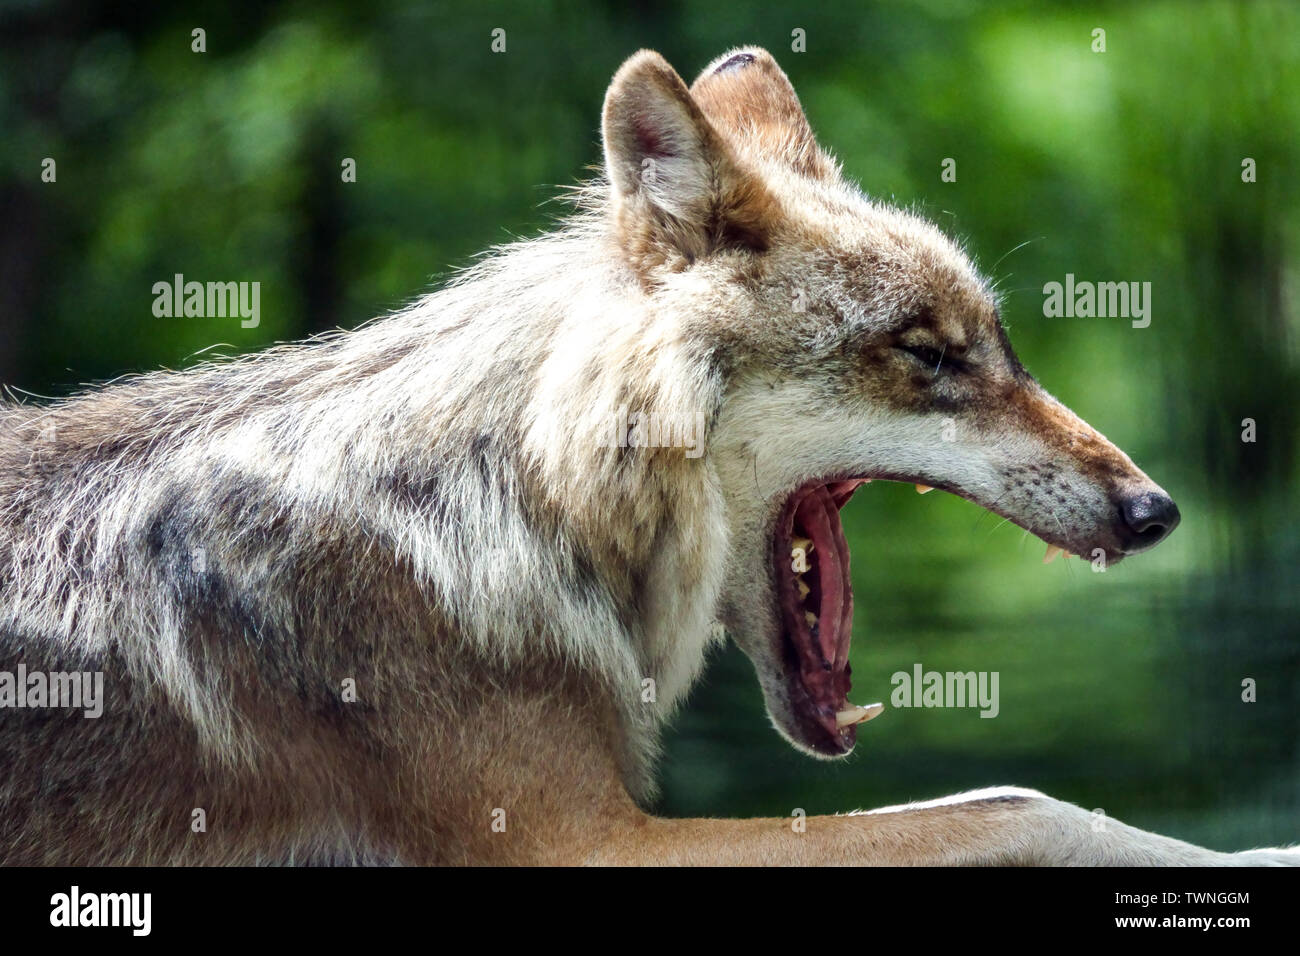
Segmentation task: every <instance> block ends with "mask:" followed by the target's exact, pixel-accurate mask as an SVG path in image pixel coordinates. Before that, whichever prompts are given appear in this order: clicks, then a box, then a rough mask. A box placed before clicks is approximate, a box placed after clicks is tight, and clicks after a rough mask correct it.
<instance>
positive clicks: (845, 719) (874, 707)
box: [835, 704, 885, 729]
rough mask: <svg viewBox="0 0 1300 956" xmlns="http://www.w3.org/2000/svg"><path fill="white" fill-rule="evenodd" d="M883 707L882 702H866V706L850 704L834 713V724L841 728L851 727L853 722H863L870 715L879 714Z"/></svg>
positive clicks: (870, 716)
mask: <svg viewBox="0 0 1300 956" xmlns="http://www.w3.org/2000/svg"><path fill="white" fill-rule="evenodd" d="M884 709H885V705H884V704H868V705H867V706H866V707H859V706H857V705H856V704H851V705H849V706H848V707H847V708H845V709H844V710H841V711H840V712H839V713H837V714H836V715H835V726H837V727H839V728H841V729H842V728H844V727H852V726H853V725H854V724H861V723H865V722H866V721H868V720H870V719H871V718H872V717H877V716H879V715H880V713H881V712H882V711H883V710H884Z"/></svg>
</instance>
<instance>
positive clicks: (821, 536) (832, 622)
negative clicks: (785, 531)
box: [795, 488, 844, 666]
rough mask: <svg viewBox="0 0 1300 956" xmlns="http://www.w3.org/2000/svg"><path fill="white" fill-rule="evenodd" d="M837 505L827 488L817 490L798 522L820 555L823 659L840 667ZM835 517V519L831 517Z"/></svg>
mask: <svg viewBox="0 0 1300 956" xmlns="http://www.w3.org/2000/svg"><path fill="white" fill-rule="evenodd" d="M838 510H839V509H837V508H836V507H835V501H834V499H832V498H831V495H830V493H829V492H828V491H827V490H826V489H825V488H817V489H814V490H813V491H811V492H810V493H809V494H807V495H806V496H805V497H804V499H803V501H801V502H800V503H799V508H798V510H797V511H796V512H795V520H796V521H797V522H798V524H799V526H800V527H802V528H803V529H804V532H805V533H806V534H807V535H808V537H810V538H811V539H812V543H813V552H814V553H815V554H816V555H817V568H818V571H819V574H818V583H819V584H820V585H821V598H822V606H821V614H820V616H819V618H818V621H819V625H818V644H819V646H820V647H821V651H822V654H823V656H824V658H825V659H826V660H828V661H832V662H834V663H835V664H837V665H838V666H843V662H842V661H838V660H837V657H838V656H839V654H838V651H839V636H840V630H841V628H842V624H843V622H842V616H843V613H844V573H843V568H842V564H843V562H842V561H841V559H840V543H839V541H837V540H836V539H837V537H838V535H836V533H835V529H834V526H833V525H832V521H836V522H838V518H839V515H838V513H837V512H838ZM832 516H834V517H832Z"/></svg>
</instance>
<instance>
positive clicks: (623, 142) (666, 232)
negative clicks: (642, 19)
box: [603, 50, 770, 260]
mask: <svg viewBox="0 0 1300 956" xmlns="http://www.w3.org/2000/svg"><path fill="white" fill-rule="evenodd" d="M603 132H604V141H605V172H606V175H607V176H608V178H609V182H610V188H611V190H612V193H613V198H614V201H615V204H616V208H617V212H618V215H619V216H620V219H621V224H622V226H623V227H624V229H625V231H626V230H627V229H629V227H631V228H632V231H633V232H635V233H637V234H638V235H639V237H640V238H641V239H649V240H651V241H652V242H655V243H657V244H663V243H668V244H670V245H673V246H675V247H676V248H677V249H678V251H680V252H682V253H684V254H685V255H686V257H687V259H688V260H689V259H693V258H696V257H699V256H701V255H704V254H706V253H707V252H709V251H710V249H712V248H716V247H717V246H718V245H719V244H723V243H727V242H730V241H734V240H738V241H741V242H743V243H745V244H748V245H751V246H758V247H761V246H762V245H763V234H764V224H763V216H764V214H765V211H766V210H767V208H768V207H769V205H770V204H769V203H767V202H765V201H764V199H763V197H764V196H765V190H764V189H763V187H762V185H761V183H759V182H758V180H757V179H755V178H754V177H753V176H751V175H749V174H747V173H745V172H743V171H742V170H741V169H740V168H739V167H738V166H737V165H736V161H735V158H734V156H733V155H732V152H731V149H730V148H729V147H728V146H727V144H726V142H725V141H724V140H723V138H722V137H721V136H719V135H718V132H717V130H715V129H714V128H713V125H712V124H711V123H710V122H709V120H708V118H707V117H706V116H705V115H704V113H703V112H702V111H701V110H700V107H699V105H698V104H697V103H696V102H695V100H694V99H692V98H691V93H690V91H689V90H688V89H687V88H686V84H685V83H684V82H683V81H682V78H681V77H680V76H678V75H677V72H676V71H675V70H674V69H673V68H672V67H671V66H669V65H668V61H666V60H665V59H664V58H663V57H662V56H660V55H659V54H658V53H655V52H653V51H652V50H642V51H641V52H639V53H636V54H634V55H633V56H632V57H630V58H629V59H628V60H627V62H625V63H624V64H623V65H622V66H621V67H620V68H619V70H618V72H617V73H616V74H615V75H614V79H613V81H612V82H611V83H610V85H609V91H608V92H607V93H606V94H605V108H604V115H603ZM642 244H643V243H642Z"/></svg>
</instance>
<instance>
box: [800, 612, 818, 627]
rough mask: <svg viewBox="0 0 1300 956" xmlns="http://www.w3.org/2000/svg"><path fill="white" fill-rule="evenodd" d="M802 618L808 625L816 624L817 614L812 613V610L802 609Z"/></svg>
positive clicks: (814, 625) (813, 625)
mask: <svg viewBox="0 0 1300 956" xmlns="http://www.w3.org/2000/svg"><path fill="white" fill-rule="evenodd" d="M803 619H804V623H805V624H807V625H808V626H809V627H816V626H817V615H816V614H814V613H813V612H812V611H804V612H803Z"/></svg>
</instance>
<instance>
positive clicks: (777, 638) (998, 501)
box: [604, 49, 1179, 757]
mask: <svg viewBox="0 0 1300 956" xmlns="http://www.w3.org/2000/svg"><path fill="white" fill-rule="evenodd" d="M604 148H605V163H606V173H607V177H608V180H609V183H610V189H611V194H612V195H611V207H610V208H611V212H610V215H611V216H612V217H613V221H614V223H615V229H614V236H615V241H616V242H617V244H618V246H619V249H620V254H621V256H622V257H623V258H624V259H625V261H626V263H627V264H628V265H629V266H630V270H631V273H632V275H634V276H635V281H636V282H637V283H639V284H640V286H641V287H642V288H643V290H645V292H646V293H647V294H648V295H649V296H651V297H652V298H653V299H654V300H655V301H656V303H657V306H658V308H659V311H660V312H661V313H662V314H671V315H672V316H673V317H674V318H673V322H672V328H670V329H669V330H667V332H666V336H667V337H668V338H671V339H673V340H674V341H677V342H680V343H686V345H687V347H688V348H694V349H695V350H697V351H698V352H699V353H700V354H701V355H704V356H706V357H707V359H706V360H707V362H708V363H709V364H710V367H711V368H714V369H716V370H717V375H718V378H719V380H720V381H721V383H722V385H721V389H720V395H721V397H720V399H719V401H718V403H717V406H716V407H715V408H713V409H711V420H712V423H713V424H712V428H711V429H710V434H709V437H708V444H709V448H708V462H709V464H710V465H711V467H712V468H713V469H715V470H716V480H717V483H718V486H719V488H720V490H721V495H722V497H723V499H724V500H725V511H726V523H727V525H728V541H729V545H728V547H729V553H728V556H727V559H726V566H725V571H724V572H723V576H724V583H723V586H722V593H721V597H720V601H719V608H718V614H719V617H720V619H721V620H722V621H723V623H724V624H725V625H726V627H727V630H728V632H729V633H731V634H732V635H733V637H734V638H735V639H736V640H737V642H738V643H739V644H740V646H741V647H742V648H743V649H744V650H745V652H746V653H747V654H748V655H749V657H750V659H751V660H752V661H753V663H754V666H755V668H756V670H757V673H758V676H759V679H760V682H761V684H762V687H763V691H764V694H765V698H766V702H767V707H768V711H769V713H770V715H771V717H772V720H773V722H774V723H775V725H776V727H777V728H778V729H779V730H780V732H781V733H782V734H784V735H785V736H786V737H787V738H788V739H789V740H790V741H791V742H792V743H793V744H794V745H796V746H797V747H799V748H801V749H803V750H806V751H808V752H810V753H813V754H816V755H821V756H830V757H833V756H838V755H841V754H844V753H847V752H848V751H849V750H850V749H851V748H852V746H853V744H854V741H855V725H856V724H857V723H859V722H861V721H862V720H864V719H867V718H869V717H871V716H874V715H875V713H877V712H878V710H877V709H875V708H858V707H853V706H852V705H850V704H849V703H848V702H847V697H846V695H847V693H848V690H849V674H848V652H849V637H850V631H851V622H852V610H853V608H852V593H851V589H850V583H849V572H848V562H849V555H848V549H847V546H846V544H845V539H844V535H843V532H842V530H841V526H840V520H839V515H838V512H839V509H840V508H841V507H842V506H843V505H844V503H845V501H847V500H848V498H849V496H850V495H852V494H853V493H854V490H855V489H856V488H857V487H859V486H860V485H861V484H863V483H865V482H866V481H870V480H873V479H889V480H894V481H904V482H914V483H916V484H918V486H920V487H921V488H922V489H928V488H942V489H944V490H946V491H949V492H951V493H953V494H956V495H960V496H962V497H964V498H967V499H968V500H970V501H972V502H975V503H977V504H979V505H981V506H983V507H984V508H987V509H988V510H990V511H992V512H994V513H996V514H998V515H1002V516H1004V517H1006V518H1007V519H1009V520H1011V521H1013V522H1015V523H1016V524H1018V525H1020V526H1021V527H1022V528H1025V529H1027V530H1028V531H1030V532H1032V533H1034V534H1036V535H1038V536H1039V537H1040V538H1042V539H1044V540H1045V541H1046V542H1047V544H1048V556H1049V558H1050V557H1055V556H1056V554H1057V553H1059V552H1062V551H1063V552H1067V553H1072V554H1077V555H1080V556H1083V557H1085V558H1086V559H1089V560H1093V561H1105V562H1107V563H1108V564H1114V563H1115V562H1117V561H1119V560H1120V559H1122V558H1123V557H1124V556H1125V555H1129V554H1135V553H1137V552H1140V551H1145V550H1146V549H1148V548H1150V547H1152V546H1154V545H1155V544H1156V543H1158V542H1159V541H1161V540H1162V539H1163V538H1164V537H1165V536H1166V535H1167V534H1169V532H1170V531H1171V530H1173V528H1174V526H1175V525H1176V524H1177V523H1178V520H1179V515H1178V509H1177V508H1176V507H1175V505H1174V503H1173V501H1172V500H1171V499H1170V498H1169V496H1168V495H1167V494H1165V492H1164V491H1163V490H1161V489H1160V488H1159V487H1158V486H1157V485H1156V484H1155V483H1154V482H1152V481H1151V479H1150V478H1148V477H1147V476H1146V475H1145V474H1143V472H1142V471H1141V470H1139V469H1138V468H1137V467H1136V466H1135V465H1134V464H1133V462H1132V461H1130V460H1129V458H1128V457H1127V456H1126V455H1125V454H1124V453H1123V452H1122V451H1120V450H1119V449H1118V448H1116V447H1115V446H1114V445H1112V444H1111V443H1110V442H1108V441H1107V440H1106V439H1105V438H1104V437H1103V436H1102V435H1101V434H1099V433H1098V432H1097V431H1096V430H1095V429H1093V428H1092V427H1091V426H1089V425H1088V424H1087V423H1085V422H1084V421H1082V420H1081V419H1079V418H1078V417H1077V416H1076V415H1074V414H1073V413H1072V412H1071V411H1070V410H1069V409H1068V408H1066V407H1065V406H1064V405H1062V404H1061V403H1060V402H1058V401H1057V400H1056V399H1054V398H1053V397H1052V396H1050V395H1049V394H1048V393H1047V392H1046V391H1044V390H1043V388H1042V387H1041V386H1040V385H1039V384H1038V383H1037V382H1036V381H1035V380H1034V379H1033V378H1032V377H1031V376H1030V375H1029V373H1028V372H1026V371H1025V369H1024V368H1023V367H1022V366H1021V364H1020V362H1019V361H1018V360H1017V358H1016V356H1015V353H1014V352H1013V351H1012V349H1011V345H1010V343H1009V341H1008V340H1007V335H1006V333H1005V331H1004V329H1003V327H1002V324H1001V321H1000V317H999V314H998V303H997V301H996V299H995V297H994V296H993V295H992V294H991V292H990V289H989V287H988V285H987V283H986V282H985V281H984V280H983V279H982V278H981V277H980V276H979V274H978V273H977V272H976V271H975V269H974V268H973V266H972V265H971V263H970V262H969V261H968V259H967V257H966V256H965V255H964V254H963V253H962V251H961V249H959V248H958V247H957V246H956V245H955V244H954V243H953V242H952V241H950V240H949V239H948V238H946V237H945V236H944V235H943V234H942V233H941V232H939V230H938V229H936V228H935V227H934V226H933V225H931V224H930V223H928V222H926V221H924V220H922V219H920V218H918V217H916V216H914V215H911V214H908V213H905V212H901V211H899V210H896V209H892V208H889V207H888V206H885V205H882V204H880V203H877V202H873V201H871V200H870V199H868V198H866V197H865V196H864V195H863V194H862V192H861V191H859V189H858V188H857V187H856V186H854V185H853V184H851V183H849V182H846V181H845V180H844V179H843V178H842V177H841V175H840V172H839V169H838V166H837V164H836V163H835V162H834V161H833V160H832V159H831V158H830V156H829V155H828V154H827V153H826V152H824V151H823V150H822V149H821V148H820V147H819V146H818V144H817V142H816V140H815V138H814V136H813V133H812V130H811V128H810V126H809V124H808V121H807V119H806V117H805V115H804V112H803V110H802V108H801V107H800V105H799V101H798V98H797V97H796V95H795V93H794V90H793V88H792V87H791V85H790V82H789V80H788V79H787V78H786V76H785V74H784V73H783V72H782V71H781V69H780V68H779V67H778V66H777V64H776V62H775V61H774V60H773V59H772V57H771V56H770V55H769V54H767V53H766V52H765V51H763V50H760V49H743V50H738V51H734V52H731V53H728V54H725V55H723V56H722V57H720V58H719V59H718V60H716V61H714V63H712V64H711V65H710V66H709V67H708V68H707V69H705V70H704V72H703V73H702V74H701V75H700V76H699V78H698V79H697V80H696V81H695V83H694V85H693V86H691V87H690V88H689V89H688V88H687V86H686V84H685V83H684V82H683V81H682V79H681V78H680V77H679V76H678V75H677V73H675V72H674V71H673V69H672V67H670V66H669V65H668V63H667V62H665V61H664V59H663V58H662V57H660V56H659V55H658V54H656V53H653V52H649V51H643V52H641V53H638V54H636V55H635V56H633V57H632V58H631V59H629V60H628V61H627V62H626V63H625V64H624V65H623V67H622V68H621V69H620V70H619V71H618V73H617V75H616V76H615V77H614V80H613V82H612V84H611V86H610V88H609V92H608V94H607V96H606V100H605V107H604Z"/></svg>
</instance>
